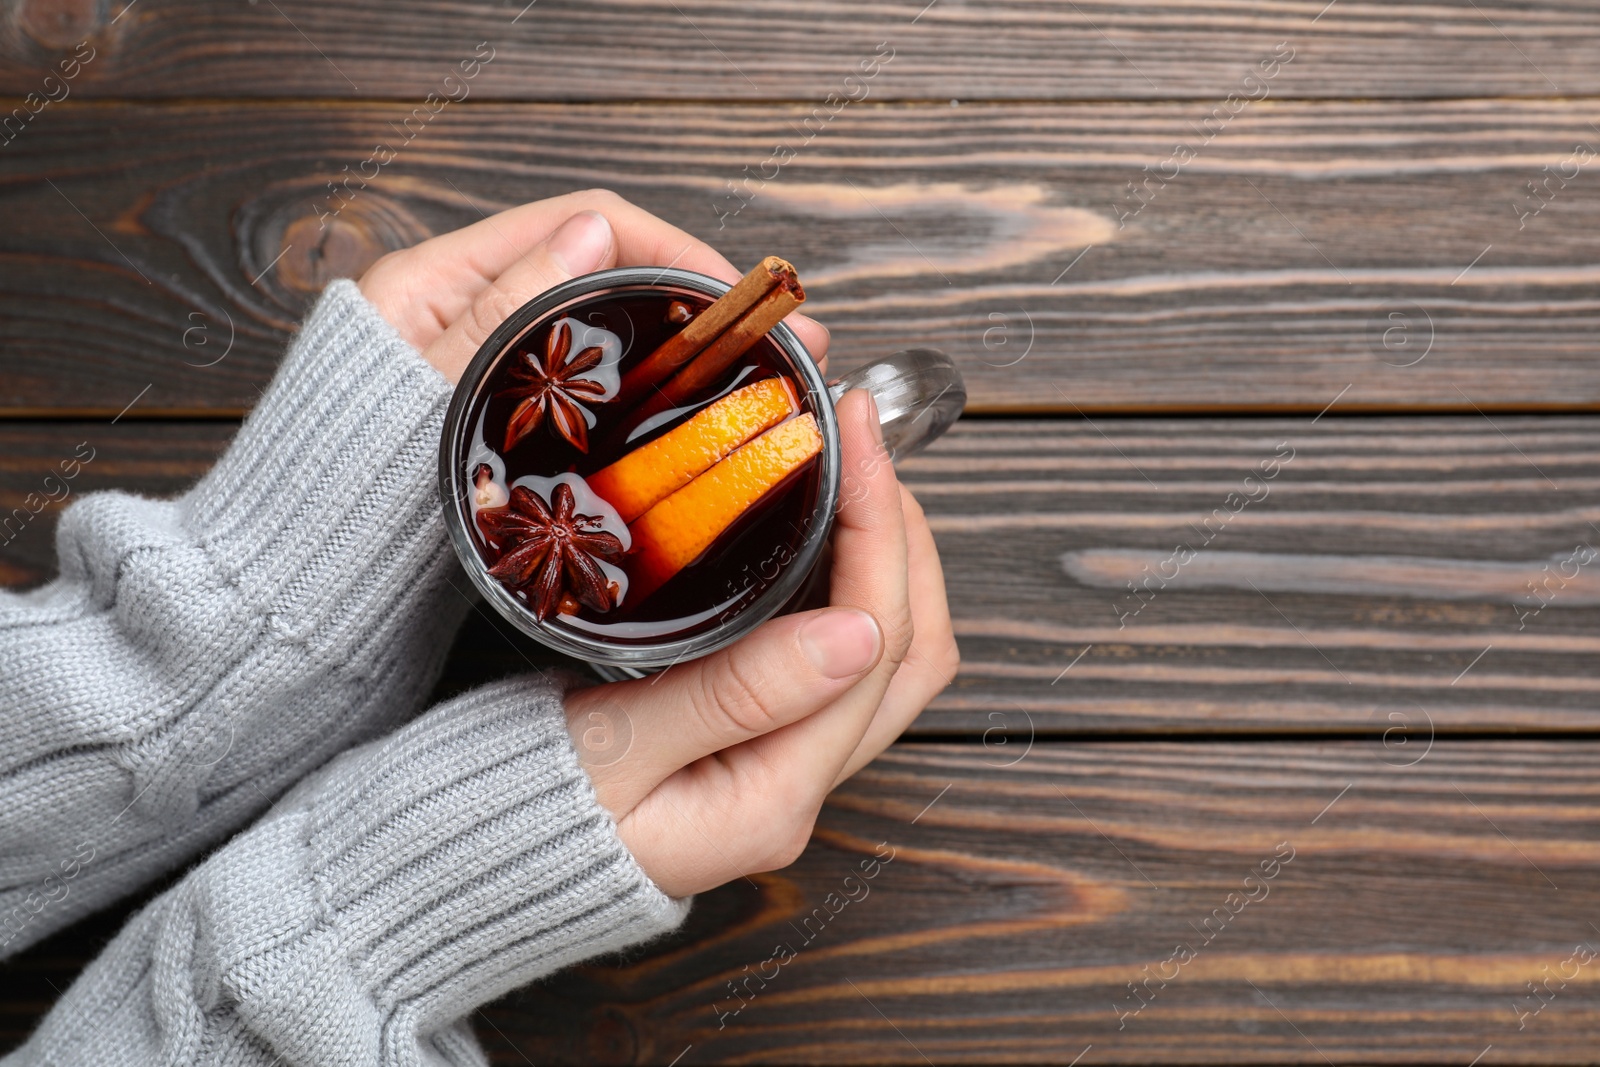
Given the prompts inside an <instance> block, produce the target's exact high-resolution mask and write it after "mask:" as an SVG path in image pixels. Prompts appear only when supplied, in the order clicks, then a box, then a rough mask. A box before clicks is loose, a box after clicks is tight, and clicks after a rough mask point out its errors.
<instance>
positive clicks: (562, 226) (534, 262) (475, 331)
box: [359, 189, 828, 385]
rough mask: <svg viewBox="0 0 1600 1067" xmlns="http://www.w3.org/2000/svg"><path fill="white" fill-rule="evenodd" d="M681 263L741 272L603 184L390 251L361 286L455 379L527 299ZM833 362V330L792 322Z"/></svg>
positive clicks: (734, 275)
mask: <svg viewBox="0 0 1600 1067" xmlns="http://www.w3.org/2000/svg"><path fill="white" fill-rule="evenodd" d="M618 266H622V267H679V268H682V269H683V270H692V271H698V272H699V273H701V274H709V275H711V276H712V277H714V278H720V279H722V280H723V281H725V282H729V283H732V282H736V281H738V280H739V277H740V274H741V272H740V271H737V270H735V269H734V268H733V265H732V264H730V263H729V262H728V261H727V260H726V259H724V258H722V256H721V255H719V254H718V253H717V252H716V251H715V250H713V249H712V248H711V247H710V246H709V245H707V244H706V243H705V242H703V241H700V240H697V239H696V238H693V237H691V236H689V235H688V234H686V233H684V232H683V231H682V230H680V229H678V228H677V227H676V226H673V225H671V224H670V223H666V222H663V221H661V220H660V219H658V218H656V217H655V216H654V215H652V214H650V213H649V212H648V211H645V210H643V209H642V208H639V207H636V206H635V205H633V204H630V203H628V201H626V200H624V199H622V197H620V196H618V195H617V194H616V193H613V192H610V191H608V190H605V189H586V190H584V191H583V192H577V193H569V194H567V195H566V196H557V197H552V198H551V199H549V200H540V201H537V202H535V203H532V204H524V205H522V206H521V207H514V208H511V209H510V210H509V211H502V212H500V213H499V214H498V215H494V216H491V217H488V218H485V219H484V220H483V221H482V222H476V223H473V224H472V225H471V226H466V227H463V228H462V229H459V230H455V231H453V232H451V233H447V234H442V235H440V236H438V237H433V238H430V239H429V240H426V241H423V242H422V243H421V244H419V245H414V246H412V247H411V248H406V249H402V250H400V251H398V252H390V253H389V254H388V255H386V256H384V257H383V258H382V259H380V260H378V261H377V262H376V263H374V264H373V265H372V266H371V267H370V268H368V270H367V272H366V274H364V275H362V277H361V281H360V283H359V284H360V286H361V293H362V295H363V296H365V297H366V298H367V299H368V300H369V301H371V302H372V304H373V306H374V307H376V308H377V309H378V312H379V314H381V315H382V316H383V317H384V318H385V319H387V320H388V322H389V324H390V325H391V326H393V327H394V328H395V329H396V330H398V331H399V333H400V336H401V337H403V338H405V339H406V340H407V341H409V342H410V343H411V344H412V345H413V346H414V347H415V348H416V349H417V351H419V352H421V353H422V358H423V359H426V360H427V361H428V362H429V363H431V364H433V366H434V367H435V368H436V369H437V370H438V371H439V373H440V374H443V375H444V376H445V378H446V379H447V380H448V381H449V382H450V383H451V384H452V385H453V384H455V382H456V381H457V380H458V379H460V377H461V372H462V371H463V370H465V369H466V366H467V364H468V363H470V362H471V361H472V357H473V356H475V355H476V354H477V352H478V348H479V346H480V345H482V344H483V342H484V341H485V340H487V339H488V337H489V334H490V333H492V332H494V330H495V328H496V327H498V326H499V325H500V324H501V323H502V322H504V321H505V320H506V319H508V318H510V317H511V314H512V312H514V311H516V310H517V309H518V308H519V307H521V306H522V305H523V304H525V303H527V302H528V301H529V300H532V299H533V298H534V297H536V296H538V295H539V294H540V293H542V292H544V291H545V290H546V289H549V288H550V287H552V286H555V285H559V284H561V283H562V282H564V281H567V280H568V279H570V278H575V277H577V276H578V275H580V274H588V273H590V272H591V271H597V270H605V269H606V268H608V267H618ZM784 321H785V322H787V323H788V324H789V326H790V327H791V328H792V329H793V330H794V331H795V333H796V334H798V335H799V336H800V340H801V341H802V342H804V343H805V346H806V347H807V348H808V349H810V350H811V354H812V355H813V356H815V357H816V359H817V362H818V363H819V364H822V365H824V366H826V358H827V352H828V331H827V330H825V329H823V328H822V326H821V325H820V324H819V323H817V322H815V321H814V320H812V319H809V318H807V317H806V316H804V315H800V314H794V315H790V316H789V317H788V318H787V319H785V320H784Z"/></svg>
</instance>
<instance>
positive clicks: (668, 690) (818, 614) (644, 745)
mask: <svg viewBox="0 0 1600 1067" xmlns="http://www.w3.org/2000/svg"><path fill="white" fill-rule="evenodd" d="M882 653H883V635H882V632H881V631H880V630H879V628H878V623H877V621H876V620H875V619H873V617H872V616H871V615H869V614H868V613H867V612H865V611H859V610H857V609H855V608H822V609H819V610H817V611H807V612H801V613H799V614H795V615H785V616H783V617H781V618H777V619H773V620H772V621H770V622H767V623H765V624H763V625H762V626H761V627H759V628H758V629H756V630H755V631H754V632H753V633H751V634H749V635H748V636H746V637H744V638H742V639H741V640H739V641H738V642H737V643H735V644H733V645H731V646H729V647H728V648H725V649H723V650H722V651H721V652H716V653H713V654H712V655H710V656H706V657H705V658H703V659H698V660H693V661H691V662H689V663H685V664H681V665H679V666H675V667H669V668H668V669H667V670H665V671H663V672H662V673H660V674H658V675H655V676H654V677H652V678H641V679H639V680H637V681H631V682H617V683H614V684H611V685H602V686H596V687H594V688H591V689H583V690H579V691H577V692H574V693H571V694H569V695H568V697H567V723H568V730H569V732H570V733H571V734H572V735H573V739H574V742H575V743H576V745H577V748H578V753H579V758H580V759H581V760H583V762H584V765H585V768H586V769H587V770H588V771H589V777H590V779H591V780H592V781H593V782H594V788H595V793H596V795H597V796H598V797H599V799H600V803H601V804H602V805H604V806H605V807H606V808H607V809H608V810H609V811H611V813H612V814H613V815H615V816H616V817H617V818H619V819H620V818H621V817H622V816H623V815H625V814H627V812H629V811H631V810H632V809H633V807H634V805H636V804H638V803H639V801H641V800H643V799H644V798H645V796H647V795H648V794H649V793H650V791H651V790H653V789H654V788H655V787H656V786H658V785H660V784H661V783H662V782H664V781H665V780H666V779H667V778H669V777H671V776H672V775H673V774H674V773H676V772H677V771H678V770H680V769H681V768H683V767H686V766H688V765H689V764H691V763H693V762H694V761H695V760H698V759H700V758H702V757H704V756H708V755H711V754H712V753H714V752H720V751H722V750H723V749H726V748H730V747H732V746H734V745H737V744H739V743H741V742H743V741H748V740H750V739H751V738H754V737H759V736H761V735H763V734H767V733H770V732H771V731H773V730H776V729H778V728H779V727H781V726H786V725H788V724H789V723H792V722H797V721H798V720H800V719H803V718H805V717H806V716H807V715H810V714H812V713H814V712H816V711H819V710H821V709H822V708H825V707H827V706H828V705H829V704H830V703H832V702H833V701H835V700H837V699H838V698H839V697H840V696H841V695H842V694H843V693H845V692H846V691H848V690H849V689H850V687H851V686H852V685H854V684H855V683H856V682H857V681H859V680H860V678H861V677H862V675H864V674H865V673H866V672H867V671H869V670H871V669H872V667H873V666H874V665H875V664H876V663H877V662H878V658H879V657H880V656H881V655H882ZM595 724H601V725H602V726H604V727H606V729H605V730H604V731H601V732H599V733H596V732H594V730H593V727H594V726H595ZM590 733H594V735H595V736H602V735H603V737H604V738H605V740H606V741H607V742H608V743H607V746H606V747H605V748H604V749H603V750H597V751H596V752H595V753H594V754H593V755H591V754H589V753H588V752H587V751H586V748H585V744H584V740H583V739H585V738H587V737H588V736H589V734H590ZM622 734H626V735H627V739H626V742H625V744H624V746H622V747H621V750H619V747H618V746H616V745H615V743H614V742H612V740H611V739H612V738H613V737H619V736H620V735H622Z"/></svg>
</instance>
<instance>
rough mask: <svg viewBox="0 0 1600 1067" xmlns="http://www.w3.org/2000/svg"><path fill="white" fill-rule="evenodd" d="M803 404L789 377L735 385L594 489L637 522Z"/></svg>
mask: <svg viewBox="0 0 1600 1067" xmlns="http://www.w3.org/2000/svg"><path fill="white" fill-rule="evenodd" d="M799 408H800V402H799V400H798V399H796V397H795V392H794V386H793V385H791V384H790V383H789V379H787V378H767V379H765V380H763V381H759V382H756V383H755V384H753V385H747V386H745V387H744V388H742V389H735V390H734V391H733V392H731V393H729V394H728V395H727V396H725V397H723V398H722V399H721V400H718V401H717V402H716V403H714V404H711V405H709V406H707V407H706V408H705V409H703V410H702V411H699V412H697V413H696V414H695V416H694V417H693V418H691V419H690V420H689V421H687V422H685V423H684V424H683V425H682V426H678V427H676V428H675V429H673V430H671V431H669V432H667V433H664V434H662V435H661V436H660V437H658V438H656V439H655V440H654V441H651V442H650V443H649V444H646V445H640V446H639V447H638V448H636V449H634V450H633V451H632V452H629V453H628V454H627V455H626V456H623V457H622V458H621V459H619V460H617V461H616V462H615V463H613V464H611V466H609V467H607V468H606V469H605V470H602V471H600V472H599V473H597V474H593V475H590V477H589V488H590V489H593V490H594V491H595V492H597V493H599V494H600V495H601V496H602V497H604V498H605V499H606V500H607V501H608V502H609V503H610V504H611V506H612V507H614V508H616V509H617V511H618V513H619V514H621V516H622V521H623V522H632V521H633V520H634V519H637V518H638V517H639V516H640V515H643V514H644V513H645V512H647V511H649V510H650V509H651V508H652V507H654V506H655V505H656V504H657V503H659V502H660V501H662V500H664V499H666V498H667V497H668V496H670V495H671V494H672V493H674V492H676V491H677V490H678V489H681V488H682V487H683V486H685V485H688V484H689V482H691V481H693V480H694V478H695V476H696V475H698V474H700V473H701V472H702V471H705V470H708V469H710V468H711V466H712V465H713V464H715V463H716V462H717V461H718V460H720V459H722V458H723V457H724V456H726V455H727V454H728V453H730V452H732V451H733V450H734V449H736V448H738V447H739V446H740V445H742V444H744V443H745V442H746V441H748V440H750V438H752V437H754V436H755V435H756V434H758V433H760V432H761V431H762V430H765V429H766V428H767V427H769V426H772V425H773V424H775V423H777V422H779V421H781V420H783V419H786V418H788V417H789V416H790V415H792V414H794V413H795V412H796V411H798V410H799Z"/></svg>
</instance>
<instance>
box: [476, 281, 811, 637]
mask: <svg viewBox="0 0 1600 1067" xmlns="http://www.w3.org/2000/svg"><path fill="white" fill-rule="evenodd" d="M710 304H711V300H710V298H708V297H704V296H701V295H699V294H695V293H690V292H688V291H684V290H671V291H667V290H661V289H633V290H625V291H622V292H614V293H608V294H602V295H596V296H594V297H591V298H588V299H585V300H580V301H579V302H577V303H575V304H572V305H570V306H568V307H567V308H566V309H564V310H563V312H562V313H561V315H559V316H558V317H556V318H554V319H551V320H547V321H545V322H542V323H540V324H539V325H537V326H535V327H534V328H533V329H531V330H529V331H527V332H525V333H524V334H523V336H522V337H521V338H520V339H519V340H518V341H517V342H516V343H515V344H514V345H513V347H512V348H511V349H510V350H508V351H507V352H506V353H505V354H504V355H503V356H502V357H501V358H500V360H499V361H498V363H497V364H496V365H495V367H494V368H493V369H492V370H491V371H490V372H489V373H488V375H487V376H486V378H485V382H484V386H483V388H481V389H479V391H478V393H477V399H476V400H475V402H474V406H473V407H472V408H471V409H470V410H469V411H468V412H467V416H466V425H468V426H470V427H472V430H471V431H470V433H469V434H468V436H467V438H466V442H467V448H468V453H467V455H466V456H465V457H462V458H461V459H460V462H462V464H463V469H462V473H463V475H464V476H465V482H466V484H467V485H468V486H469V490H468V493H467V498H466V499H465V500H464V501H463V502H462V504H461V506H462V508H463V518H464V519H466V525H467V528H468V529H469V530H470V531H471V536H472V539H473V543H474V545H475V546H476V548H477V550H478V552H479V554H480V556H481V557H482V559H483V561H484V563H485V565H486V566H488V567H489V568H490V569H491V574H492V575H493V576H494V577H495V578H496V579H497V580H498V581H500V583H501V585H502V586H504V587H505V588H506V589H507V590H508V591H509V592H510V593H511V595H512V596H513V597H514V598H515V599H516V600H517V601H518V602H519V603H520V604H522V605H524V606H525V607H527V608H528V610H529V611H530V612H532V613H533V614H535V615H536V616H539V617H541V618H543V619H544V621H545V624H546V625H549V626H555V627H559V628H564V629H570V630H573V631H576V632H580V633H583V634H587V635H589V636H591V637H599V638H602V639H604V640H607V641H610V642H615V643H622V644H627V643H654V642H660V641H663V640H676V639H681V638H684V637H689V636H692V635H694V634H697V633H701V632H704V631H706V630H709V629H712V628H714V627H716V626H718V625H720V624H721V623H723V622H725V621H727V620H728V619H730V618H732V617H733V616H734V615H735V614H737V613H738V612H739V611H741V610H743V609H744V608H745V607H747V606H749V605H750V604H752V603H754V602H755V601H756V600H757V599H758V598H759V597H760V596H761V594H762V593H763V592H765V591H766V590H767V589H768V588H769V587H770V586H771V585H772V583H773V582H774V581H775V580H776V579H777V577H778V575H779V574H781V573H783V571H784V569H785V568H786V567H787V566H788V564H789V563H790V562H791V561H793V560H794V559H796V558H797V557H798V556H799V554H800V548H801V546H802V545H803V544H804V543H805V541H806V540H807V538H808V536H809V535H810V525H811V523H812V522H813V521H815V519H814V513H815V511H816V507H815V505H816V496H817V492H818V483H819V479H820V477H821V475H820V473H819V467H820V464H819V463H818V462H817V457H815V456H813V457H812V458H811V459H809V460H807V461H804V462H803V464H802V465H800V466H799V467H798V468H797V469H794V470H793V471H792V472H791V473H789V474H788V475H787V476H785V477H784V478H783V480H782V481H781V482H779V483H778V484H776V486H775V487H773V488H770V489H768V490H767V491H765V493H764V495H761V496H760V497H759V498H758V499H756V500H755V502H754V503H753V504H750V505H749V506H748V507H746V508H745V509H744V510H743V511H742V512H740V513H739V514H738V517H737V518H736V519H734V520H733V522H732V523H731V525H729V526H728V527H727V528H726V529H724V530H722V532H721V533H720V534H718V535H717V536H716V537H715V539H714V540H713V541H712V542H711V543H710V545H709V547H707V548H706V549H705V550H704V551H703V552H701V553H700V554H699V555H698V556H697V557H695V558H693V559H692V560H691V561H689V562H688V563H687V564H685V565H682V568H681V569H679V570H677V571H676V573H674V574H672V575H671V576H670V577H668V578H665V579H664V580H663V579H662V578H661V574H660V571H659V568H657V569H652V565H651V562H650V560H649V559H647V558H646V557H648V556H649V554H650V543H649V542H648V540H644V539H642V538H643V537H644V535H647V534H649V532H650V530H651V529H654V526H652V524H651V522H650V521H648V520H647V518H646V516H639V517H635V518H633V519H632V520H631V522H630V521H625V520H626V517H625V515H624V512H625V511H626V507H625V506H618V505H617V504H614V503H613V499H619V500H620V498H617V497H616V494H615V493H612V494H611V496H612V498H613V499H608V498H607V496H603V495H602V494H600V493H599V492H597V491H596V490H595V489H594V488H592V487H591V486H590V485H589V479H590V478H591V477H593V476H594V475H595V474H596V473H597V472H599V471H601V470H603V469H605V468H608V467H610V466H611V465H612V464H613V463H615V462H616V461H618V460H619V459H622V458H623V457H624V456H625V455H628V454H629V453H632V452H633V451H634V450H635V449H638V448H640V447H641V446H643V445H647V444H649V443H650V442H652V441H656V440H657V439H659V438H661V437H662V436H663V435H666V434H668V433H670V432H671V431H672V430H674V429H676V428H677V427H679V426H681V425H683V424H684V423H686V422H688V421H689V420H691V419H693V418H694V416H695V415H696V414H697V413H699V412H701V411H702V410H704V409H705V408H706V407H708V406H709V405H711V404H713V403H715V402H716V401H718V400H719V399H721V398H723V397H725V396H727V395H728V394H729V393H732V392H734V391H735V390H740V389H744V388H745V387H747V386H751V385H754V384H755V383H758V382H763V381H766V380H768V379H774V378H784V379H787V380H788V381H789V382H790V383H791V385H792V389H791V390H790V391H789V392H790V393H791V395H792V399H793V402H794V412H793V414H790V415H785V416H783V418H782V420H781V421H784V422H786V421H788V420H789V419H799V418H804V417H806V416H810V417H811V418H813V419H814V418H815V414H816V413H815V408H814V406H813V398H812V397H811V396H810V395H809V394H808V392H807V389H806V386H805V384H804V383H803V382H802V381H800V380H799V379H798V378H797V376H796V375H795V374H794V373H793V371H792V370H791V369H790V365H789V362H788V360H787V358H786V357H785V356H784V354H783V353H782V351H781V350H780V349H779V348H778V346H777V345H776V344H775V343H774V342H773V341H772V339H771V338H770V337H763V338H761V339H760V340H759V341H757V342H756V344H755V345H754V346H753V347H752V348H751V349H750V350H749V351H748V352H746V353H745V354H744V355H743V356H741V357H740V358H739V359H737V360H736V361H735V362H734V363H733V364H732V365H731V366H730V367H728V368H727V369H726V371H725V372H724V373H722V374H721V375H720V376H718V377H717V378H716V380H714V381H713V382H712V383H711V384H710V385H709V386H707V387H706V388H705V389H704V390H703V391H702V392H701V393H700V394H697V395H693V396H691V397H690V398H689V400H688V401H687V402H686V403H684V404H681V405H679V406H676V407H672V408H669V409H667V410H663V411H659V412H652V411H651V408H652V406H659V402H658V401H654V402H653V398H654V397H655V394H656V392H657V390H655V389H653V388H652V389H649V390H648V391H647V392H646V393H645V394H644V395H637V396H628V395H620V396H619V390H620V388H621V383H622V380H623V376H624V375H626V374H627V372H628V371H629V370H630V369H632V368H633V367H634V366H635V365H636V364H638V363H639V362H640V361H641V360H643V359H644V358H645V357H646V356H648V355H649V354H650V353H652V352H654V351H655V350H656V348H657V347H658V346H659V345H660V344H661V343H662V342H663V341H665V340H667V339H668V338H669V337H671V336H672V335H673V334H674V333H676V332H677V331H679V330H681V329H682V328H683V326H684V325H685V324H686V323H687V322H688V321H691V320H692V318H693V317H694V316H696V315H698V314H699V313H701V312H702V311H704V310H705V308H707V307H708V306H709V305H710ZM774 384H775V383H774ZM772 391H773V390H772V389H771V387H769V389H768V393H769V394H770V393H771V392H772ZM737 399H739V398H737V397H736V398H735V400H737ZM730 403H731V402H730ZM708 418H709V416H708ZM705 421H706V420H701V422H702V423H703V422H705ZM776 428H777V427H776V426H775V427H774V429H776ZM686 432H689V431H686ZM750 443H752V442H747V443H746V446H745V447H748V446H749V444H750ZM730 458H731V457H730ZM708 473H709V472H708ZM705 476H706V475H705V474H702V475H700V477H705ZM599 481H600V482H606V480H605V479H600V480H599ZM606 484H609V483H608V482H606ZM707 484H708V485H711V484H715V483H707ZM680 503H682V501H680ZM662 506H663V505H662V504H658V505H655V507H662ZM679 510H680V511H682V510H683V509H682V508H680V509H679ZM647 514H648V513H647ZM658 516H659V513H658ZM639 531H644V534H641V533H640V532H639ZM553 560H554V562H552V561H553Z"/></svg>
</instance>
